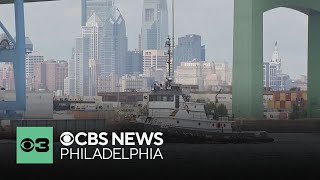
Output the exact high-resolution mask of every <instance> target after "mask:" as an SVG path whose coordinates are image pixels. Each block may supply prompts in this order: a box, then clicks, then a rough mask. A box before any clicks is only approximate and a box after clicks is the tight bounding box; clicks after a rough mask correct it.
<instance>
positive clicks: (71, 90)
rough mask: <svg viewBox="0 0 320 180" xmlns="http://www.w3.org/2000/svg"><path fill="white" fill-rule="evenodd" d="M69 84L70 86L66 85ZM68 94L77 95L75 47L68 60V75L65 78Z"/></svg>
mask: <svg viewBox="0 0 320 180" xmlns="http://www.w3.org/2000/svg"><path fill="white" fill-rule="evenodd" d="M66 85H68V86H66ZM64 92H65V94H66V95H70V96H75V95H76V54H75V48H73V49H72V55H71V58H70V59H69V60H68V77H67V78H66V79H65V89H64Z"/></svg>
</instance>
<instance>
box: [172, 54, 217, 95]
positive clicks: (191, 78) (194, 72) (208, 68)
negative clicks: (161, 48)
mask: <svg viewBox="0 0 320 180" xmlns="http://www.w3.org/2000/svg"><path fill="white" fill-rule="evenodd" d="M175 73H176V74H175V75H176V76H175V81H176V83H178V84H182V85H197V86H198V87H199V90H200V91H205V90H213V89H214V87H215V86H218V85H220V84H221V80H220V78H219V76H218V75H217V73H216V69H215V64H214V63H209V62H205V61H197V60H194V61H189V62H182V63H181V65H180V66H178V68H177V70H176V71H175Z"/></svg>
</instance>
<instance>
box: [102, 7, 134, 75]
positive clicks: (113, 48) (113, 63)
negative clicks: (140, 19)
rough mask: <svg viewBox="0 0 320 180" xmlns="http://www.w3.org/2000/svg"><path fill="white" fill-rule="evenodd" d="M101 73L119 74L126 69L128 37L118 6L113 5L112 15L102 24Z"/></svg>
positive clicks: (123, 72)
mask: <svg viewBox="0 0 320 180" xmlns="http://www.w3.org/2000/svg"><path fill="white" fill-rule="evenodd" d="M103 31H104V32H103V51H105V52H102V54H103V56H102V60H101V74H104V75H107V74H110V73H116V74H118V75H119V76H122V75H123V74H125V71H126V66H125V62H126V55H127V52H128V39H127V30H126V23H125V20H124V19H123V16H122V15H121V13H120V11H119V9H118V8H116V7H114V13H113V15H111V16H109V18H108V19H107V21H106V22H105V24H104V30H103Z"/></svg>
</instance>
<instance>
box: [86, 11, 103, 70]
mask: <svg viewBox="0 0 320 180" xmlns="http://www.w3.org/2000/svg"><path fill="white" fill-rule="evenodd" d="M82 37H84V38H88V39H89V59H90V60H91V59H92V60H94V61H96V63H97V64H99V63H100V62H101V56H102V48H103V47H102V45H103V44H102V42H103V39H102V38H103V23H102V21H101V20H100V18H99V17H98V16H97V15H96V14H95V13H93V14H92V16H91V17H90V18H89V19H88V21H87V23H86V25H85V26H82Z"/></svg>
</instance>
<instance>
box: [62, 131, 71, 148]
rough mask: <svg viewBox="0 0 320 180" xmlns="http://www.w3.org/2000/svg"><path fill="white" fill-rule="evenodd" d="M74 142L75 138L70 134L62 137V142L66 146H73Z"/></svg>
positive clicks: (67, 133) (66, 133) (63, 134)
mask: <svg viewBox="0 0 320 180" xmlns="http://www.w3.org/2000/svg"><path fill="white" fill-rule="evenodd" d="M73 141H74V136H73V134H72V133H70V132H64V133H62V134H61V136H60V142H61V144H62V145H64V146H71V145H72V144H73Z"/></svg>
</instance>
